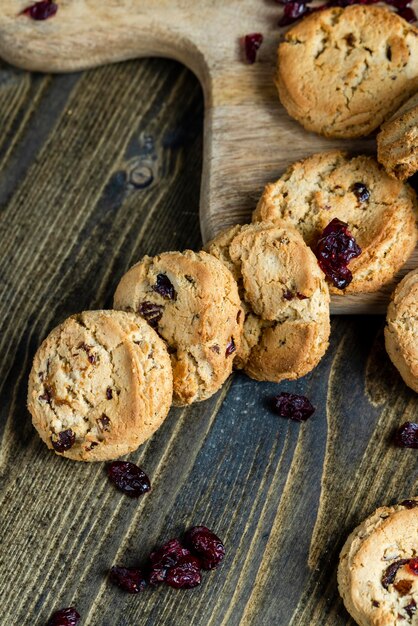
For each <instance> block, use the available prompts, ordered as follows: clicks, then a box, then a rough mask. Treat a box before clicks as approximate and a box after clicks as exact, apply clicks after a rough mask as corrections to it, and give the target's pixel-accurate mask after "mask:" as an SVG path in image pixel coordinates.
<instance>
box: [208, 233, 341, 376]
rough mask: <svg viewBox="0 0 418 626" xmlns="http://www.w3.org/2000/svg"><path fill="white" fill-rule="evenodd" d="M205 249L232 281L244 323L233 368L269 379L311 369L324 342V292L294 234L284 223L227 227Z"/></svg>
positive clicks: (321, 280)
mask: <svg viewBox="0 0 418 626" xmlns="http://www.w3.org/2000/svg"><path fill="white" fill-rule="evenodd" d="M206 250H207V251H208V252H210V254H213V255H214V256H215V257H216V258H218V259H219V260H220V261H222V263H224V264H225V265H226V267H228V268H229V269H230V271H231V272H232V274H233V275H234V277H235V279H236V280H237V281H238V286H239V290H240V296H241V299H242V302H243V308H244V312H245V321H244V330H243V337H242V343H241V348H240V349H239V350H238V351H237V355H236V357H235V366H236V367H237V368H240V369H242V368H243V369H244V370H245V371H246V373H247V374H248V375H249V376H251V377H252V378H255V379H256V380H267V381H274V382H280V381H281V380H284V379H289V380H291V379H295V378H299V377H301V376H304V375H305V374H307V373H308V372H309V371H311V370H312V369H313V368H314V367H315V366H316V365H317V364H318V362H319V360H320V359H321V358H322V356H323V355H324V353H325V350H326V349H327V346H328V337H329V332H330V322H329V293H328V287H327V285H326V283H325V280H324V277H323V274H322V272H321V270H320V269H319V267H318V263H317V262H316V259H315V257H314V255H313V253H312V252H311V250H310V249H309V248H308V246H307V245H306V244H305V243H304V241H303V239H302V237H301V236H300V235H299V233H298V232H297V231H296V230H295V229H294V228H293V227H292V226H291V225H289V224H286V223H284V222H281V223H277V224H272V223H269V222H266V223H260V224H249V225H246V226H233V227H231V228H229V229H228V230H226V231H224V232H223V233H221V234H220V235H218V237H216V238H215V239H214V240H213V241H211V242H209V243H208V244H207V246H206Z"/></svg>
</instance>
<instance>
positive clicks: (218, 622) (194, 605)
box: [0, 60, 418, 626]
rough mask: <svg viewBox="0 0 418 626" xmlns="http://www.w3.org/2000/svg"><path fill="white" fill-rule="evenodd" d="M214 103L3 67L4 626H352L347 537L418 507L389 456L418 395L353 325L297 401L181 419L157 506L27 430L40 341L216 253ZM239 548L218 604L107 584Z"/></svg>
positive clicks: (128, 80) (156, 64)
mask: <svg viewBox="0 0 418 626" xmlns="http://www.w3.org/2000/svg"><path fill="white" fill-rule="evenodd" d="M202 119H203V101H202V94H201V91H200V87H199V85H198V83H197V80H196V79H195V78H194V76H193V75H192V74H191V73H190V72H188V71H187V70H185V69H184V68H182V67H181V66H180V65H178V64H177V63H174V62H171V61H164V60H142V61H135V62H128V63H124V64H120V65H114V66H107V67H103V68H100V69H97V70H93V71H89V72H86V73H83V74H77V75H66V76H55V77H51V76H43V75H39V74H38V75H37V74H33V75H31V74H29V73H26V72H23V71H19V70H15V69H13V68H10V67H9V66H7V65H5V64H4V65H2V66H1V67H0V167H1V176H0V257H1V259H0V267H1V270H0V290H1V297H0V307H1V318H0V319H1V334H0V342H1V348H0V353H1V355H2V357H1V373H0V388H1V400H0V412H1V417H0V428H1V448H0V480H1V491H0V515H1V519H0V524H1V548H0V561H1V566H0V607H1V611H0V624H2V625H4V626H24V625H28V626H29V625H30V626H42V625H44V624H45V623H46V621H47V619H48V617H49V615H50V614H51V613H52V611H53V610H55V609H57V608H61V607H63V606H70V605H75V606H77V608H78V610H79V612H80V613H81V615H82V616H83V620H82V624H83V626H145V625H147V626H151V625H156V624H158V625H164V626H190V625H193V626H195V625H196V626H197V625H199V626H235V625H238V624H240V625H250V624H251V625H257V626H258V625H267V626H272V625H273V626H276V625H277V626H287V625H288V624H289V625H292V626H308V625H309V626H310V625H315V626H340V625H347V624H352V622H351V621H350V619H349V616H348V614H347V613H346V612H345V610H344V608H343V606H342V603H341V601H340V599H339V596H338V592H337V588H336V566H337V557H338V553H339V550H340V548H341V546H342V543H343V541H344V539H345V537H346V535H347V534H348V532H349V531H350V530H351V529H352V528H353V526H354V525H356V524H357V523H358V522H359V521H360V520H362V519H363V518H364V517H365V516H366V515H368V514H369V513H370V512H371V511H372V510H373V509H374V508H375V507H376V506H378V505H381V504H385V503H390V502H394V501H396V500H399V499H403V498H406V497H408V496H410V495H412V494H415V495H416V494H417V492H418V474H417V453H416V451H414V450H398V449H395V448H394V447H393V446H392V445H391V443H390V437H391V433H392V431H393V429H394V427H395V426H396V425H398V424H400V423H402V422H403V421H405V420H413V419H416V411H417V396H416V394H414V393H413V392H412V391H410V390H409V389H408V388H407V387H406V386H405V385H404V384H403V382H402V381H401V379H400V377H399V375H398V373H397V372H396V371H395V369H394V368H393V367H392V365H391V364H390V362H389V359H388V357H387V356H386V354H385V352H384V347H383V339H382V329H383V324H384V320H383V318H381V317H351V318H348V317H339V318H335V319H333V322H332V335H331V345H330V348H329V350H328V352H327V354H326V356H325V358H324V359H323V360H322V362H321V363H320V365H319V367H317V368H316V369H315V370H314V371H313V372H312V373H311V374H310V375H308V376H306V377H305V378H304V379H302V380H299V381H296V382H293V383H284V384H281V385H274V384H266V383H256V382H254V381H251V380H250V379H248V378H246V377H245V376H244V375H241V374H237V375H235V376H234V377H233V378H232V379H231V380H230V381H229V382H228V383H227V384H226V385H225V387H224V389H223V390H222V391H221V392H220V393H218V394H217V395H216V396H215V397H213V398H212V399H210V400H208V401H206V402H204V403H202V404H197V405H195V406H192V407H190V408H187V409H173V410H172V411H171V413H170V415H169V417H168V418H167V420H166V422H165V424H164V425H163V427H162V428H161V429H160V430H159V431H158V433H157V434H156V435H155V436H154V437H153V438H152V439H151V440H150V441H149V442H148V443H147V444H145V445H144V446H142V447H141V448H140V449H139V450H138V451H137V452H136V453H134V454H132V455H131V456H130V457H129V458H130V460H132V461H134V462H138V463H139V464H140V465H141V467H143V468H144V469H145V471H146V472H147V474H148V475H149V476H150V478H151V481H152V485H153V490H152V492H151V493H150V494H148V495H146V496H145V497H143V498H142V499H140V500H139V501H132V500H129V499H128V498H126V497H124V496H123V495H122V494H119V493H117V492H116V491H115V490H113V489H112V488H111V486H110V485H109V483H108V481H107V479H106V476H105V473H104V464H101V463H99V464H94V465H88V464H77V463H74V462H71V461H67V460H63V459H61V458H59V457H56V456H55V455H54V454H52V453H51V452H49V451H48V450H47V449H46V447H45V446H44V444H42V443H41V441H40V439H39V438H38V437H37V435H36V434H35V432H34V430H33V428H32V426H31V421H30V416H29V414H28V412H27V410H26V406H25V404H26V390H27V377H28V373H29V369H30V365H31V360H32V357H33V355H34V353H35V350H36V348H37V347H38V345H39V343H40V342H41V340H42V339H43V338H44V337H45V335H46V334H47V333H48V332H49V331H50V330H51V329H52V328H53V327H54V326H55V325H56V324H57V323H59V322H60V321H62V320H63V319H64V318H65V317H67V316H68V315H70V314H72V313H75V312H77V311H80V310H83V309H94V308H101V307H105V308H106V307H110V306H111V302H112V294H113V291H114V289H115V286H116V284H117V282H118V280H119V278H120V276H121V275H122V273H123V272H124V271H125V270H126V269H127V268H128V267H129V266H130V265H131V264H132V263H133V262H134V261H136V260H137V259H139V258H140V257H141V256H142V255H143V254H145V253H149V254H155V253H157V252H160V251H163V250H176V249H184V248H186V247H189V248H193V249H196V250H197V249H199V246H200V243H201V241H200V233H199V225H198V202H199V186H200V169H201V151H202ZM280 390H291V391H295V392H298V393H304V394H306V395H307V396H309V398H310V399H311V400H312V401H313V403H314V404H315V405H316V407H317V411H316V413H315V415H314V416H313V417H312V418H311V420H310V421H308V422H307V423H306V424H303V425H300V424H297V423H294V422H290V421H286V420H283V419H281V418H279V417H277V416H275V415H274V414H273V413H271V411H270V409H269V405H268V400H269V398H270V397H271V396H272V395H274V394H276V393H278V392H279V391H280ZM195 524H205V525H208V526H209V527H211V528H213V529H214V530H216V532H217V533H218V534H219V535H220V536H221V537H222V538H223V539H224V541H225V544H226V548H227V558H226V561H225V563H224V565H223V567H222V568H221V569H220V570H218V571H216V572H212V573H207V574H205V576H204V582H203V584H202V585H201V587H200V588H198V589H196V590H193V591H188V592H181V591H174V590H172V589H169V588H166V587H161V588H158V589H155V590H149V591H147V592H144V593H143V594H140V595H139V596H128V595H125V594H123V593H122V592H120V591H119V590H117V589H116V588H115V587H112V586H111V585H110V584H109V583H108V582H107V581H106V571H107V570H108V569H109V567H110V566H111V565H112V564H116V563H122V564H130V565H132V564H135V563H138V562H140V561H141V560H142V559H143V558H144V557H145V556H146V555H147V554H148V552H149V551H150V549H151V548H152V547H153V546H155V545H156V544H159V543H161V542H163V541H164V540H166V539H169V538H171V537H173V536H175V535H176V534H178V533H179V532H181V531H182V530H183V529H184V528H186V527H187V526H190V525H195Z"/></svg>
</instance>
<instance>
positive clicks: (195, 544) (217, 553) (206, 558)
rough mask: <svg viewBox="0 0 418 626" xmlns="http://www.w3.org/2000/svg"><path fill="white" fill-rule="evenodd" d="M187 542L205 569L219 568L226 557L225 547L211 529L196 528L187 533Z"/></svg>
mask: <svg viewBox="0 0 418 626" xmlns="http://www.w3.org/2000/svg"><path fill="white" fill-rule="evenodd" d="M185 542H186V544H187V545H188V546H189V548H190V549H191V551H192V552H195V553H196V554H197V556H198V557H199V559H200V562H201V566H202V568H203V569H214V568H215V567H218V565H220V564H221V563H222V561H223V559H224V556H225V546H224V544H223V543H222V541H221V540H220V539H219V537H217V536H216V535H215V534H214V533H213V532H212V531H211V530H209V528H206V527H205V526H195V527H194V528H191V529H190V530H188V531H187V533H186V535H185Z"/></svg>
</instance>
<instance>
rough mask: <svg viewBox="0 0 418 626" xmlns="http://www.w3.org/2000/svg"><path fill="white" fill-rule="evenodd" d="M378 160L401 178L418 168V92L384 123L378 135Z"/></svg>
mask: <svg viewBox="0 0 418 626" xmlns="http://www.w3.org/2000/svg"><path fill="white" fill-rule="evenodd" d="M377 160H378V161H379V163H381V164H382V165H383V167H384V168H385V170H386V171H387V173H388V174H390V175H391V176H394V177H395V178H398V179H399V180H406V179H407V178H409V177H410V176H412V174H415V172H416V171H417V170H418V94H415V95H414V96H413V97H412V98H410V99H409V100H408V101H407V102H406V103H405V104H404V105H403V106H402V107H401V108H400V109H399V110H398V111H397V112H396V113H395V115H393V116H392V117H391V118H390V120H388V121H387V122H385V123H384V124H383V125H382V127H381V129H380V132H379V133H378V135H377Z"/></svg>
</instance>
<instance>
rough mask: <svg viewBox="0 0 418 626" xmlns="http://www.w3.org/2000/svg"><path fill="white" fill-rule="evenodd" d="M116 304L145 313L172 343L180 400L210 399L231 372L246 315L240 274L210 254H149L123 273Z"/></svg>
mask: <svg viewBox="0 0 418 626" xmlns="http://www.w3.org/2000/svg"><path fill="white" fill-rule="evenodd" d="M114 307H115V309H124V310H130V311H135V312H137V313H139V314H140V315H142V316H143V317H144V318H145V319H146V320H147V321H148V322H149V323H150V324H151V325H152V326H154V328H155V329H156V330H157V331H158V333H159V335H160V336H161V337H162V338H163V339H164V341H165V342H166V343H167V346H168V350H169V352H170V356H171V363H172V366H173V378H174V396H173V401H174V403H175V404H176V405H186V404H191V403H192V402H198V401H200V400H205V399H206V398H209V397H210V396H211V395H212V394H214V393H215V392H216V391H218V389H219V388H220V387H221V386H222V384H223V383H224V382H225V380H226V379H227V378H228V376H229V374H230V373H231V371H232V363H233V354H234V352H235V351H236V350H237V349H239V346H240V341H241V332H242V323H243V315H242V311H241V305H240V299H239V296H238V288H237V285H236V282H235V280H234V278H233V277H232V276H231V273H230V272H229V271H228V270H227V269H226V268H225V267H224V265H223V264H222V263H220V262H219V261H218V260H217V259H214V258H213V257H212V256H210V255H209V254H206V253H205V252H199V253H195V252H192V251H191V250H186V252H183V253H182V252H165V253H163V254H161V255H159V256H156V257H154V258H150V257H147V256H146V257H144V258H143V259H142V261H140V262H139V263H137V264H136V265H134V266H133V267H131V269H130V270H129V271H128V272H127V273H126V274H125V275H124V276H123V277H122V279H121V281H120V283H119V285H118V287H117V289H116V293H115V298H114Z"/></svg>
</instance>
